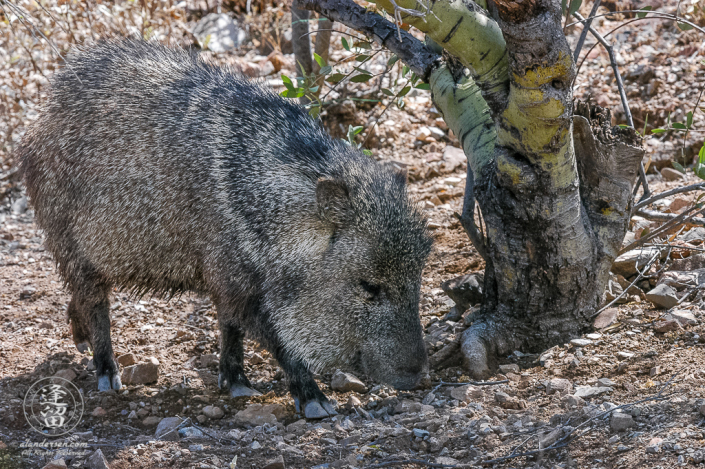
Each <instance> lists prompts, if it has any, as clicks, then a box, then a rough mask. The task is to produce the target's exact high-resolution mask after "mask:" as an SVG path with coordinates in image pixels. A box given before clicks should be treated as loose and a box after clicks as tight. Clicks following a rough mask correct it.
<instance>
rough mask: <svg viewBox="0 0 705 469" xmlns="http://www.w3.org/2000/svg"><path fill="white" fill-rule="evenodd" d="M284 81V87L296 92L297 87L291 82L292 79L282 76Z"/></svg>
mask: <svg viewBox="0 0 705 469" xmlns="http://www.w3.org/2000/svg"><path fill="white" fill-rule="evenodd" d="M282 81H283V82H284V86H286V89H287V90H289V91H292V92H293V91H295V90H296V87H295V86H294V84H293V83H292V82H291V78H289V77H288V76H286V75H282Z"/></svg>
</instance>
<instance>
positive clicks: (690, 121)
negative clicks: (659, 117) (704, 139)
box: [685, 111, 693, 128]
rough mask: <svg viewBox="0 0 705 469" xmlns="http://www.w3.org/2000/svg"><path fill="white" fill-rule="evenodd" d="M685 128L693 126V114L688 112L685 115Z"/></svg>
mask: <svg viewBox="0 0 705 469" xmlns="http://www.w3.org/2000/svg"><path fill="white" fill-rule="evenodd" d="M685 125H686V127H688V128H690V127H691V126H692V125H693V112H692V111H691V112H689V113H688V114H686V121H685Z"/></svg>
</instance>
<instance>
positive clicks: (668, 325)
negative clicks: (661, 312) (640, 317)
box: [654, 319, 681, 334]
mask: <svg viewBox="0 0 705 469" xmlns="http://www.w3.org/2000/svg"><path fill="white" fill-rule="evenodd" d="M678 329H681V325H680V324H678V321H676V320H675V319H667V320H665V321H656V322H655V323H654V331H655V332H659V333H661V334H663V333H665V332H670V331H677V330H678Z"/></svg>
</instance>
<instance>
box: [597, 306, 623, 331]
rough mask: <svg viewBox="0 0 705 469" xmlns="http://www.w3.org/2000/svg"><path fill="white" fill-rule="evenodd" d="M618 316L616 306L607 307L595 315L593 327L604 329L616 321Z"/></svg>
mask: <svg viewBox="0 0 705 469" xmlns="http://www.w3.org/2000/svg"><path fill="white" fill-rule="evenodd" d="M618 317H619V310H618V309H617V308H607V309H606V310H604V311H603V312H601V313H600V314H598V315H597V317H596V318H595V322H594V323H593V325H594V326H595V329H598V330H599V329H604V328H606V327H609V326H611V325H612V324H614V323H616V322H617V318H618Z"/></svg>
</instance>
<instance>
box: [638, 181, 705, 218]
mask: <svg viewBox="0 0 705 469" xmlns="http://www.w3.org/2000/svg"><path fill="white" fill-rule="evenodd" d="M697 190H705V182H699V183H697V184H691V185H689V186H683V187H676V188H675V189H671V190H670V191H665V192H661V193H660V194H656V195H653V196H651V197H650V198H648V199H646V200H642V201H641V202H639V203H638V204H636V205H634V208H633V209H632V211H633V212H636V211H637V210H639V209H640V208H642V207H646V206H647V205H651V204H652V203H654V202H656V201H657V200H661V199H665V198H666V197H670V196H672V195H676V194H682V193H684V192H692V191H697Z"/></svg>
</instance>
